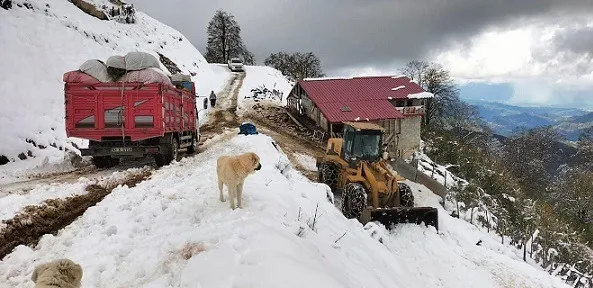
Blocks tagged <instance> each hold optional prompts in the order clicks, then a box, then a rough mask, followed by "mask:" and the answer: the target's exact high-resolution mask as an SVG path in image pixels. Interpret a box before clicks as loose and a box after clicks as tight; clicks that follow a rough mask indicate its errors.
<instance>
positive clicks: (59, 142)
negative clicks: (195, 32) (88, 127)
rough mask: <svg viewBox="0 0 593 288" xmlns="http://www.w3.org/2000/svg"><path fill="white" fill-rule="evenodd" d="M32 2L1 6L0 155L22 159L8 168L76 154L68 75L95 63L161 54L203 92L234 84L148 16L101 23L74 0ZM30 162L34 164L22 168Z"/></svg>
mask: <svg viewBox="0 0 593 288" xmlns="http://www.w3.org/2000/svg"><path fill="white" fill-rule="evenodd" d="M24 2H25V1H24V0H15V1H13V8H12V9H9V10H4V9H0V35H2V36H1V37H2V42H1V44H0V54H1V55H2V57H0V67H3V68H2V69H3V70H2V72H3V73H2V75H1V77H0V95H1V96H2V100H3V105H0V132H1V134H2V141H0V155H4V156H5V157H7V158H8V160H10V161H16V162H17V163H14V164H8V165H5V166H10V167H9V168H7V167H2V166H0V167H1V168H0V169H7V170H14V169H16V168H18V167H21V166H23V165H24V166H27V167H30V166H34V165H37V164H40V163H43V162H44V160H45V161H46V162H50V163H51V162H55V161H59V160H61V159H62V158H63V155H64V154H63V151H61V150H63V149H74V147H73V146H72V144H71V143H70V142H71V141H72V139H67V138H66V135H65V130H64V100H63V99H64V94H63V85H64V83H63V82H62V75H63V74H64V73H65V72H67V71H71V70H76V69H78V67H79V66H80V65H81V64H82V63H83V62H84V61H86V60H88V59H95V58H96V59H100V60H102V61H105V60H106V59H107V58H108V57H109V56H112V55H125V54H126V53H127V52H130V51H145V52H149V53H152V54H153V55H155V56H157V57H159V55H158V54H157V53H160V54H162V55H164V56H165V57H167V58H169V59H170V60H171V61H173V62H174V63H175V64H176V65H177V66H178V67H179V68H180V69H181V70H182V72H183V73H186V74H190V73H192V75H195V76H194V77H193V80H194V81H196V82H197V83H196V86H197V87H196V88H197V92H198V94H199V95H207V93H209V92H210V90H215V91H218V90H219V89H220V88H221V87H222V86H223V85H224V84H225V82H226V81H227V79H228V77H227V76H228V73H226V72H225V74H221V73H220V72H216V71H213V70H212V68H211V66H210V65H209V64H208V63H207V62H206V61H205V60H204V58H203V57H202V55H201V54H200V52H199V51H198V50H197V49H196V48H195V47H194V46H193V45H192V44H191V43H190V42H189V41H188V40H187V38H185V37H184V36H183V35H181V34H180V33H179V32H177V31H176V30H174V29H173V28H171V27H168V26H166V25H164V24H162V23H160V22H158V21H156V20H155V19H153V18H151V17H149V16H148V15H146V14H143V13H142V12H140V11H137V12H136V20H137V22H136V23H135V24H123V23H119V22H116V21H103V20H99V19H97V18H95V17H92V16H90V15H88V14H86V13H85V12H83V11H82V10H80V9H79V8H77V7H76V6H74V5H73V4H72V3H71V2H69V1H64V0H45V1H27V2H28V3H29V4H28V5H22V4H23V3H24ZM87 2H91V3H96V4H101V5H103V4H109V1H104V0H102V1H100V0H95V1H87ZM166 72H167V71H166ZM194 73H195V74H194ZM75 143H76V142H75ZM76 144H78V145H80V144H81V143H80V142H77V143H76ZM19 155H20V156H19ZM46 156H47V157H48V158H47V159H46V158H45V157H46ZM0 158H2V157H1V156H0ZM25 158H26V161H22V162H25V163H26V164H23V163H18V162H21V161H19V159H25ZM4 160H6V158H4ZM0 161H2V159H0ZM0 174H1V173H0Z"/></svg>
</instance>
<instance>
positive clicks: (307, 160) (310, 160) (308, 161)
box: [294, 153, 317, 171]
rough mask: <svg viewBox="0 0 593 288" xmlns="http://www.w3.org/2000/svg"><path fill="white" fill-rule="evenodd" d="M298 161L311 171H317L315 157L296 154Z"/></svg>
mask: <svg viewBox="0 0 593 288" xmlns="http://www.w3.org/2000/svg"><path fill="white" fill-rule="evenodd" d="M294 158H295V159H296V161H297V162H298V163H299V164H300V165H301V166H302V167H303V168H305V169H307V170H309V171H317V166H316V161H315V157H313V156H311V155H307V154H303V153H294Z"/></svg>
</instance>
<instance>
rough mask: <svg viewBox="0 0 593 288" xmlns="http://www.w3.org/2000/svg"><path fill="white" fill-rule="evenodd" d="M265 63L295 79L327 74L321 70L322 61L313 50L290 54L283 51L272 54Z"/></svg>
mask: <svg viewBox="0 0 593 288" xmlns="http://www.w3.org/2000/svg"><path fill="white" fill-rule="evenodd" d="M264 64H265V65H266V66H271V67H274V68H275V69H277V70H279V71H280V72H282V74H283V75H284V76H286V77H288V78H289V79H290V80H293V81H298V80H300V79H304V78H313V77H323V76H325V74H323V71H322V70H321V61H320V60H319V58H317V56H316V55H315V54H313V52H307V53H301V52H295V53H291V54H289V53H286V52H283V51H281V52H278V53H273V54H271V55H270V56H269V57H268V58H266V60H265V61H264Z"/></svg>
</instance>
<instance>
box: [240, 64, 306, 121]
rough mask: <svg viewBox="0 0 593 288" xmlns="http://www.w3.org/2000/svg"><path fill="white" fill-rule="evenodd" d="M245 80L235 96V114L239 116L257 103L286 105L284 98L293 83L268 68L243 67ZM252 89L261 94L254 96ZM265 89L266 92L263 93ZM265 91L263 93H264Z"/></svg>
mask: <svg viewBox="0 0 593 288" xmlns="http://www.w3.org/2000/svg"><path fill="white" fill-rule="evenodd" d="M244 67H245V79H243V85H242V86H241V89H240V90H239V95H238V96H237V101H238V106H237V112H238V113H239V114H240V115H241V114H242V113H243V112H244V111H247V110H250V109H251V107H252V106H253V105H254V104H255V103H257V102H263V103H269V104H273V105H280V106H282V105H286V97H287V96H288V94H289V93H290V90H292V87H293V85H294V83H292V82H290V81H289V80H288V79H287V78H286V77H285V76H284V75H282V73H281V72H280V71H278V70H276V69H274V68H272V67H268V66H244ZM253 89H255V90H257V91H261V92H263V93H261V94H259V95H255V96H254V91H252V90H253ZM264 89H267V90H268V91H265V90H264ZM264 91H265V92H264Z"/></svg>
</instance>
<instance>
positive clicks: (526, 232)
mask: <svg viewBox="0 0 593 288" xmlns="http://www.w3.org/2000/svg"><path fill="white" fill-rule="evenodd" d="M515 203H516V204H517V206H518V207H517V208H518V210H519V211H521V213H520V214H521V215H520V216H519V217H518V219H517V220H518V221H517V224H518V228H519V236H520V240H521V243H520V247H522V248H523V261H527V243H528V242H529V240H531V238H532V236H533V234H534V233H535V230H536V229H537V222H538V221H539V216H538V211H537V206H536V203H535V201H533V200H531V199H526V198H523V199H521V200H519V201H516V202H515Z"/></svg>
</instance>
